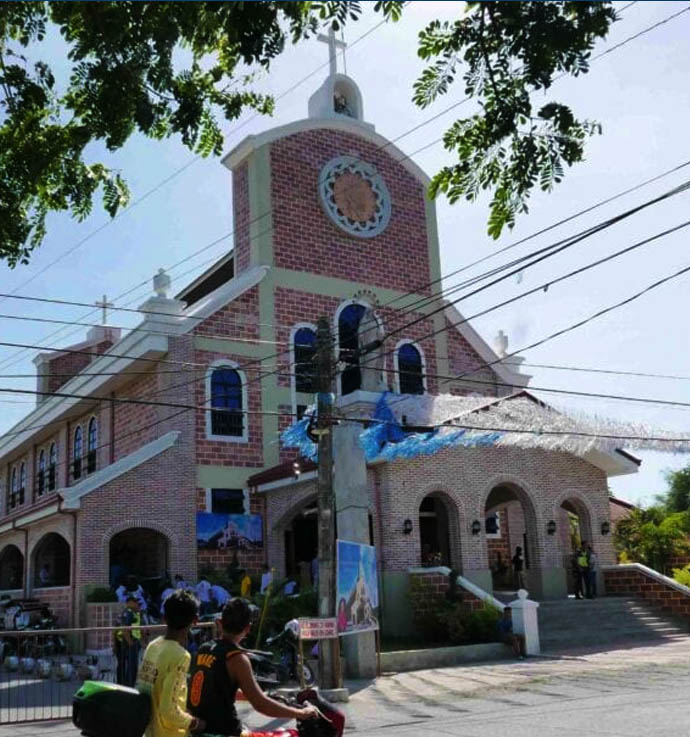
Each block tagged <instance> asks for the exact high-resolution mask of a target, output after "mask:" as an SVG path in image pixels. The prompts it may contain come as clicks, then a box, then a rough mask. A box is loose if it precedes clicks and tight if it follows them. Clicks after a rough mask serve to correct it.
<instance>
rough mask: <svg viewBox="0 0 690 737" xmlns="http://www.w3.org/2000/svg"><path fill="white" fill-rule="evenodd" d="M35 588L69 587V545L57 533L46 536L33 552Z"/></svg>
mask: <svg viewBox="0 0 690 737" xmlns="http://www.w3.org/2000/svg"><path fill="white" fill-rule="evenodd" d="M32 562H33V572H34V575H33V579H34V588H41V589H45V588H49V587H53V586H69V582H70V568H71V556H70V549H69V543H68V542H67V540H65V538H64V537H62V535H58V533H57V532H49V533H48V534H47V535H44V536H43V537H42V538H41V539H40V540H39V541H38V543H36V547H35V548H34V552H33V561H32Z"/></svg>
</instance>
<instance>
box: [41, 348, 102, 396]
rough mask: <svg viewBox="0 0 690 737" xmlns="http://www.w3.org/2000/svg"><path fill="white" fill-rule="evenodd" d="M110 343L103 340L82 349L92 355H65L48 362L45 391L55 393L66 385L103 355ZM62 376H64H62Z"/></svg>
mask: <svg viewBox="0 0 690 737" xmlns="http://www.w3.org/2000/svg"><path fill="white" fill-rule="evenodd" d="M112 345H113V344H112V341H110V340H104V341H102V342H101V343H98V344H96V345H95V346H91V347H88V348H84V349H83V350H84V351H89V353H92V354H93V355H88V354H87V353H65V354H64V355H62V356H57V358H54V359H53V360H52V361H49V362H48V363H47V366H46V370H47V372H48V373H49V374H51V376H50V378H49V379H48V387H47V391H49V392H54V391H57V390H58V389H59V388H60V387H61V386H63V384H66V383H67V382H68V381H69V380H70V379H71V378H72V377H73V376H76V375H77V374H78V373H79V372H80V371H82V370H83V369H85V368H86V367H87V366H88V365H89V364H90V363H91V362H92V361H93V360H94V358H96V357H97V356H98V355H100V354H101V353H105V352H106V351H107V350H108V349H109V348H110V347H111V346H112ZM63 374H65V375H64V376H63Z"/></svg>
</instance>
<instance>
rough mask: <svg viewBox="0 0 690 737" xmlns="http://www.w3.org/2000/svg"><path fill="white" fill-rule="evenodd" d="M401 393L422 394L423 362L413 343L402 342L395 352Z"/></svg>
mask: <svg viewBox="0 0 690 737" xmlns="http://www.w3.org/2000/svg"><path fill="white" fill-rule="evenodd" d="M395 357H396V370H397V373H398V387H399V389H400V393H401V394H424V362H423V360H422V354H421V351H420V350H419V348H417V346H416V345H415V344H414V343H402V344H400V345H399V346H398V349H397V351H396V354H395Z"/></svg>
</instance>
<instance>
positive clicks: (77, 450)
mask: <svg viewBox="0 0 690 737" xmlns="http://www.w3.org/2000/svg"><path fill="white" fill-rule="evenodd" d="M83 454H84V438H83V433H82V430H81V426H77V429H76V430H75V431H74V445H73V447H72V477H73V478H74V479H75V480H76V479H79V478H81V458H82V455H83Z"/></svg>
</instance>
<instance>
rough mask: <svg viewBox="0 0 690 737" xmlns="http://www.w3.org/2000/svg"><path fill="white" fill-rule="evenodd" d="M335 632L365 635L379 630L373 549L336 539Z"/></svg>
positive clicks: (377, 593)
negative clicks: (364, 633) (369, 631)
mask: <svg viewBox="0 0 690 737" xmlns="http://www.w3.org/2000/svg"><path fill="white" fill-rule="evenodd" d="M336 542H337V551H338V561H337V581H336V587H337V588H336V590H337V597H336V602H337V608H336V616H337V619H338V632H339V633H340V634H347V633H350V632H366V631H367V630H377V629H378V628H379V586H378V576H377V573H376V548H374V547H372V546H371V545H363V544H362V543H353V542H349V541H347V540H337V541H336Z"/></svg>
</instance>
